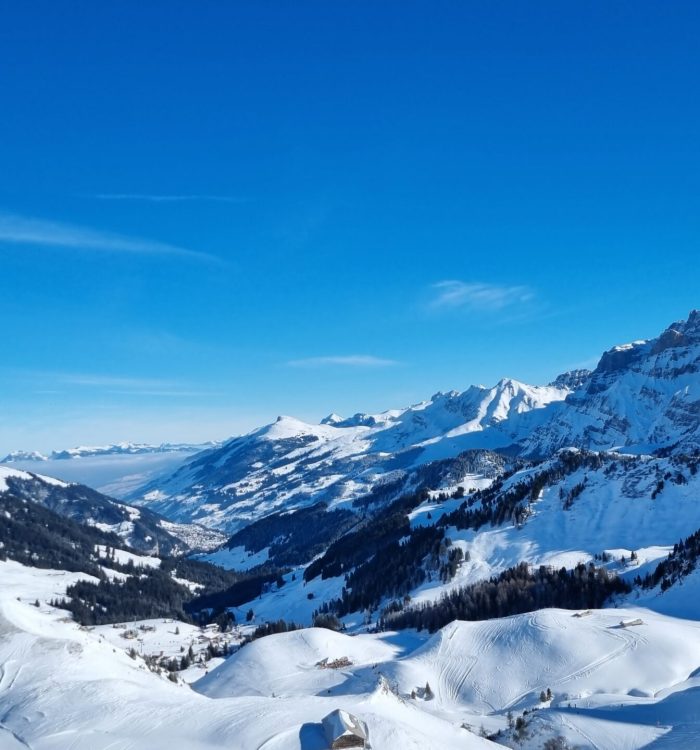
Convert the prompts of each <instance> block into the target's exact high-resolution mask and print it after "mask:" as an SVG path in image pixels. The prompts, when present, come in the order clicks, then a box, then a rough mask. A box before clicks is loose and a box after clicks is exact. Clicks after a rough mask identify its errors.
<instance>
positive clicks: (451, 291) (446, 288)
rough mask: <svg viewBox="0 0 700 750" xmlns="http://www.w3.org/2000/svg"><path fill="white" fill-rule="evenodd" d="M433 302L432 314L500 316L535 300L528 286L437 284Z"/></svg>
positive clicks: (433, 289)
mask: <svg viewBox="0 0 700 750" xmlns="http://www.w3.org/2000/svg"><path fill="white" fill-rule="evenodd" d="M431 292H432V299H431V300H430V302H429V303H428V306H429V307H430V308H431V309H433V310H450V309H457V308H467V309H470V310H473V311H478V312H498V311H501V310H504V309H506V308H510V307H514V306H518V305H525V304H528V303H530V302H532V301H533V300H534V299H535V293H534V291H533V290H532V289H531V288H530V287H528V286H507V285H499V284H486V283H483V282H478V281H471V282H467V281H457V280H447V281H438V282H437V283H436V284H433V285H432V286H431Z"/></svg>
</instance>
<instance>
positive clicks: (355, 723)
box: [322, 708, 369, 750]
mask: <svg viewBox="0 0 700 750" xmlns="http://www.w3.org/2000/svg"><path fill="white" fill-rule="evenodd" d="M322 724H323V731H324V733H325V735H326V742H328V746H329V747H330V748H331V750H339V749H341V748H348V747H350V748H353V747H360V748H367V747H369V742H368V738H369V734H368V731H367V725H366V724H365V723H364V722H363V721H360V719H358V718H357V717H356V716H353V715H352V714H349V713H348V712H347V711H343V710H342V709H340V708H336V709H335V711H331V713H329V714H328V716H326V717H325V719H323V722H322Z"/></svg>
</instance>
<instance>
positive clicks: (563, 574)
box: [379, 563, 631, 632]
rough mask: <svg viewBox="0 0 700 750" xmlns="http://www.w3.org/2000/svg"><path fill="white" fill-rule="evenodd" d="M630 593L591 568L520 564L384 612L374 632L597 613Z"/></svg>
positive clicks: (617, 580) (622, 584)
mask: <svg viewBox="0 0 700 750" xmlns="http://www.w3.org/2000/svg"><path fill="white" fill-rule="evenodd" d="M630 590H631V588H630V586H629V585H628V584H627V583H626V582H625V581H623V580H622V579H621V578H618V577H617V576H615V575H612V574H610V573H608V571H607V570H605V568H596V567H595V565H593V563H590V564H589V565H587V566H586V565H583V564H579V565H577V566H576V568H574V569H573V570H572V571H567V570H566V568H561V569H560V570H553V569H551V568H548V567H545V566H541V567H539V568H538V569H537V570H531V569H530V567H529V566H528V565H527V564H526V563H520V564H519V565H516V566H515V567H513V568H509V569H508V570H506V571H504V572H503V573H501V574H500V575H499V576H495V577H493V578H491V579H490V580H488V581H481V582H479V583H474V584H472V585H470V586H464V587H462V588H459V589H455V590H454V591H450V592H448V593H446V594H445V595H443V597H442V598H441V599H440V600H439V601H437V602H432V603H426V604H423V605H421V606H419V607H409V608H404V609H403V610H401V611H398V612H397V611H391V612H384V613H383V615H382V617H381V618H380V622H379V626H380V628H392V629H394V628H395V629H401V628H417V629H418V630H428V631H430V632H434V631H436V630H438V629H439V628H441V627H443V626H444V625H447V624H448V623H450V622H452V621H453V620H489V619H492V618H495V617H506V616H508V615H515V614H520V613H523V612H532V611H534V610H537V609H542V608H543V607H562V608H564V609H592V608H598V607H601V606H602V605H603V603H604V602H605V600H606V599H608V597H610V596H611V595H613V594H622V593H627V592H629V591H630Z"/></svg>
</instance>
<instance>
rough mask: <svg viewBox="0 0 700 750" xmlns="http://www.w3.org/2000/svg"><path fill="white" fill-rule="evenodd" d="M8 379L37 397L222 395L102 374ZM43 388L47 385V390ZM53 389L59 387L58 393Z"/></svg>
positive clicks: (27, 374) (32, 373)
mask: <svg viewBox="0 0 700 750" xmlns="http://www.w3.org/2000/svg"><path fill="white" fill-rule="evenodd" d="M10 375H11V376H12V375H14V377H21V378H22V379H23V381H24V382H27V381H29V382H34V383H36V384H37V385H36V386H35V387H34V390H33V392H34V393H35V394H39V395H52V394H60V393H65V392H68V391H70V390H73V389H79V390H80V391H82V392H84V393H87V392H91V393H93V394H95V395H98V396H99V397H100V398H102V397H104V396H105V395H114V396H155V397H163V398H199V397H209V396H221V395H223V394H222V393H219V392H215V391H211V390H207V389H198V388H193V387H192V385H191V384H190V383H186V382H182V381H178V380H168V379H163V378H148V377H127V376H122V375H112V374H105V373H89V372H88V373H85V372H55V371H52V370H16V371H10ZM45 384H50V385H51V386H52V387H50V388H48V387H46V385H45ZM55 386H59V388H58V389H57V388H56V387H55Z"/></svg>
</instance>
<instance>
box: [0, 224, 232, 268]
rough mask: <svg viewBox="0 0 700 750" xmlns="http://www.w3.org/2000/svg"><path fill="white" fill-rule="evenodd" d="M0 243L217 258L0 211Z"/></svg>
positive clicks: (174, 246) (172, 246)
mask: <svg viewBox="0 0 700 750" xmlns="http://www.w3.org/2000/svg"><path fill="white" fill-rule="evenodd" d="M0 242H8V243H12V244H17V245H44V246H47V247H64V248H71V249H75V250H93V251H98V252H111V253H135V254H139V255H170V256H178V257H181V258H191V259H193V260H200V261H201V260H205V261H216V260H218V259H217V258H215V257H214V256H213V255H209V254H208V253H203V252H199V251H198V250H190V249H188V248H185V247H180V246H179V245H171V244H169V243H166V242H158V241H155V240H145V239H140V238H138V237H125V236H123V235H119V234H113V233H111V232H103V231H101V230H98V229H90V228H89V227H80V226H75V225H73V224H63V223H59V222H54V221H45V220H44V219H37V218H31V217H26V216H19V215H17V214H9V213H0Z"/></svg>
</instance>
